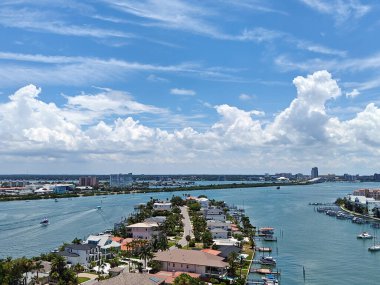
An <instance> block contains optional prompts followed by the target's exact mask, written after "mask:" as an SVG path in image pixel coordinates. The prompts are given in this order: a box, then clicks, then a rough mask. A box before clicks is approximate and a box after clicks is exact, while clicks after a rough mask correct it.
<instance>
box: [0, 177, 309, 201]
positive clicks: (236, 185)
mask: <svg viewBox="0 0 380 285" xmlns="http://www.w3.org/2000/svg"><path fill="white" fill-rule="evenodd" d="M311 184H312V183H308V182H293V183H276V182H273V183H231V184H208V185H197V186H188V187H172V188H167V187H161V188H154V189H152V188H141V189H125V190H120V191H96V192H95V191H93V192H90V193H66V194H48V195H38V194H31V195H25V196H0V202H10V201H29V200H45V199H62V198H79V197H91V196H103V195H121V194H141V193H161V192H186V191H197V190H204V191H207V190H225V189H237V188H257V187H277V186H305V185H311Z"/></svg>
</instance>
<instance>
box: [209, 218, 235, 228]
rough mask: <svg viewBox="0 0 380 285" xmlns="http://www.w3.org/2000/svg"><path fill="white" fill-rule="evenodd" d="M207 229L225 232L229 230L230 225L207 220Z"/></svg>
mask: <svg viewBox="0 0 380 285" xmlns="http://www.w3.org/2000/svg"><path fill="white" fill-rule="evenodd" d="M207 228H208V229H209V230H213V229H223V230H226V231H230V230H231V224H230V223H226V222H221V221H215V220H208V221H207Z"/></svg>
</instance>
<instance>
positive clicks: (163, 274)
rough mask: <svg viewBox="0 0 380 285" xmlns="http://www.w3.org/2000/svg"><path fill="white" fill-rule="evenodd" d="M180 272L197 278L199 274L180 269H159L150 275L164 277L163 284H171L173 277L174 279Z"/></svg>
mask: <svg viewBox="0 0 380 285" xmlns="http://www.w3.org/2000/svg"><path fill="white" fill-rule="evenodd" d="M181 274H187V275H190V276H191V277H193V278H199V277H200V276H201V275H200V274H198V273H190V272H182V271H176V272H169V271H159V272H157V273H156V274H152V275H154V276H157V277H159V278H163V279H165V284H173V283H174V279H176V278H177V277H178V276H180V275H181Z"/></svg>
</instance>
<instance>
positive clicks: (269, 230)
mask: <svg viewBox="0 0 380 285" xmlns="http://www.w3.org/2000/svg"><path fill="white" fill-rule="evenodd" d="M273 234H274V228H260V229H259V235H273Z"/></svg>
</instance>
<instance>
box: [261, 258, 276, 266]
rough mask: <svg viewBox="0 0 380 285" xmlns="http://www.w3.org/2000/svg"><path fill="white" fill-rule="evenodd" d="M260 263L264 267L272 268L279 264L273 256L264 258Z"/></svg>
mask: <svg viewBox="0 0 380 285" xmlns="http://www.w3.org/2000/svg"><path fill="white" fill-rule="evenodd" d="M259 262H260V264H262V265H270V266H275V265H276V263H277V262H276V259H274V258H273V257H272V256H262V257H261V258H260V260H259Z"/></svg>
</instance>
